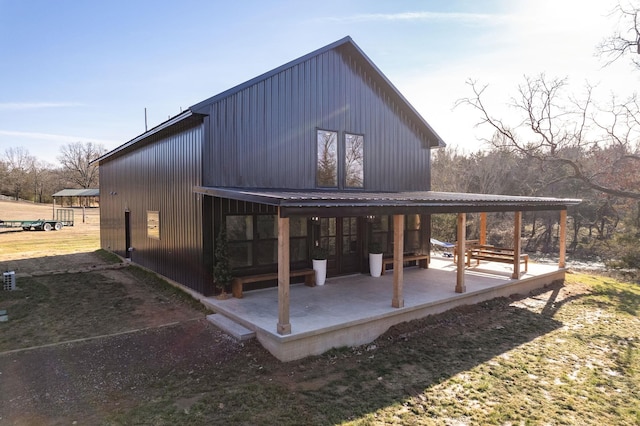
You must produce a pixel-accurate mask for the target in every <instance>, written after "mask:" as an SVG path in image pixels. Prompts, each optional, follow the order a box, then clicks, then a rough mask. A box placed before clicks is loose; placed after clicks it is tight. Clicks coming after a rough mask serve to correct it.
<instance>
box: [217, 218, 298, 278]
mask: <svg viewBox="0 0 640 426" xmlns="http://www.w3.org/2000/svg"><path fill="white" fill-rule="evenodd" d="M226 225H227V239H228V248H229V262H230V264H231V267H232V268H242V267H251V266H264V265H272V264H277V263H278V218H277V216H275V215H229V216H226ZM289 247H290V249H289V256H290V261H291V262H297V261H306V260H307V259H308V255H307V252H308V250H307V218H306V217H291V218H290V219H289Z"/></svg>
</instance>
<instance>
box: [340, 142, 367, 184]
mask: <svg viewBox="0 0 640 426" xmlns="http://www.w3.org/2000/svg"><path fill="white" fill-rule="evenodd" d="M363 145H364V136H362V135H352V134H349V133H347V134H345V140H344V146H345V158H344V159H345V186H346V187H347V188H363V187H364V167H363V165H364V164H363V159H364V146H363Z"/></svg>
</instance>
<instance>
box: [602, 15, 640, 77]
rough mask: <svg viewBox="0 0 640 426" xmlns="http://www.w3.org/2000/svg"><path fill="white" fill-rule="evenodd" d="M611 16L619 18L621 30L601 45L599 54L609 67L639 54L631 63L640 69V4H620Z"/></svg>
mask: <svg viewBox="0 0 640 426" xmlns="http://www.w3.org/2000/svg"><path fill="white" fill-rule="evenodd" d="M611 15H612V16H615V17H617V18H618V21H619V23H618V27H619V28H620V30H619V31H617V32H615V33H614V34H613V35H611V36H610V37H607V38H606V39H605V40H604V41H603V42H602V43H600V45H599V46H598V53H599V54H600V56H602V57H603V58H605V59H606V60H607V65H609V64H611V63H613V62H616V61H617V60H618V59H620V58H622V57H623V56H625V55H627V54H629V53H631V54H637V55H638V56H636V57H632V59H631V61H632V62H633V63H634V64H635V66H636V67H637V68H638V69H640V16H639V15H640V4H637V5H633V4H631V3H630V4H628V5H626V6H623V5H622V4H618V6H616V8H615V9H614V10H613V12H612V13H611Z"/></svg>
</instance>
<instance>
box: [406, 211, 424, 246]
mask: <svg viewBox="0 0 640 426" xmlns="http://www.w3.org/2000/svg"><path fill="white" fill-rule="evenodd" d="M420 250H421V247H420V215H417V214H409V215H406V216H405V217H404V252H405V253H418V252H420Z"/></svg>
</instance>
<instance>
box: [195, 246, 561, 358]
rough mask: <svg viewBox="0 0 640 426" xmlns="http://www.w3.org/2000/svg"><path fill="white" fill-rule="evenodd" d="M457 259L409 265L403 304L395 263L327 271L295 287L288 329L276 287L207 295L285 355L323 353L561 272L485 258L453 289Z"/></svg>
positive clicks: (544, 281) (276, 352) (542, 282)
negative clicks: (373, 270) (329, 274)
mask: <svg viewBox="0 0 640 426" xmlns="http://www.w3.org/2000/svg"><path fill="white" fill-rule="evenodd" d="M456 270H457V268H456V265H455V264H454V263H453V262H452V260H451V259H450V258H440V257H435V256H432V259H431V263H430V265H429V269H420V268H418V267H405V269H404V285H403V298H404V307H402V308H393V307H392V306H391V299H392V296H393V271H388V272H387V274H386V275H383V276H381V277H379V278H373V277H371V276H370V275H368V274H357V275H350V276H341V277H335V278H328V279H327V281H326V283H325V285H323V286H316V287H307V286H305V285H304V284H292V285H291V287H290V323H291V334H288V335H280V334H278V333H277V330H276V329H277V323H278V289H277V288H275V287H274V288H268V289H263V290H255V291H248V292H245V293H244V297H243V298H242V299H236V298H231V299H228V300H218V299H216V298H206V299H204V300H203V302H204V303H205V304H206V305H208V306H209V307H210V308H211V309H212V310H213V311H214V312H216V313H218V314H221V315H224V316H226V317H228V318H230V319H233V320H234V321H236V322H238V323H240V324H242V325H244V326H245V327H247V328H249V329H251V330H253V331H255V332H256V336H257V338H258V340H260V342H261V343H262V344H263V345H264V346H265V347H266V348H267V349H268V350H269V351H270V352H271V353H273V354H274V355H275V356H276V357H277V358H279V359H281V360H283V361H289V360H293V359H298V358H302V357H305V356H308V355H313V354H320V353H322V352H324V351H326V350H328V349H330V348H332V347H340V346H355V345H359V344H365V343H368V342H370V341H372V340H374V339H375V338H376V337H377V336H379V335H380V334H382V333H384V331H386V330H387V329H388V328H389V327H390V326H392V325H395V324H399V323H401V322H404V321H409V320H412V319H416V318H422V317H425V316H428V315H431V314H435V313H439V312H443V311H446V310H448V309H451V308H454V307H456V306H460V305H468V304H473V303H478V302H481V301H483V300H488V299H492V298H494V297H499V296H508V295H511V294H516V293H521V294H523V293H524V294H526V293H528V292H529V291H531V290H533V289H534V288H539V287H543V286H545V285H548V284H550V283H551V282H553V281H555V280H557V279H563V278H564V271H565V270H564V269H558V266H557V265H554V264H551V265H548V264H537V263H533V262H530V263H529V271H528V272H527V274H524V275H523V276H522V277H521V278H520V279H519V280H515V279H512V278H511V274H512V271H513V266H512V265H509V264H502V263H495V262H482V263H481V264H480V265H479V266H477V267H474V266H472V267H471V268H467V269H466V271H465V285H466V292H465V293H456V292H455V284H456Z"/></svg>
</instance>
